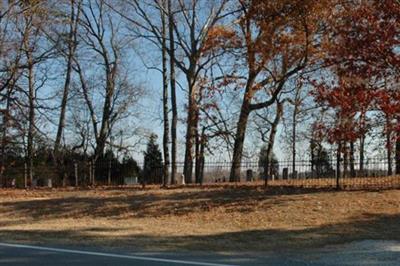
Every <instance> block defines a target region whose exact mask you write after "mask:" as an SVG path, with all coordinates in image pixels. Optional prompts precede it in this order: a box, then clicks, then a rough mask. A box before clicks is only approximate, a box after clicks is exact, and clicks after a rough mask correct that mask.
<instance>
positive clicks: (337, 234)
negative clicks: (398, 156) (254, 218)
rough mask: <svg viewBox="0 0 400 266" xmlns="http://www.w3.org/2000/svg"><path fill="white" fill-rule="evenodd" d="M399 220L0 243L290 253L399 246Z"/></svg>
mask: <svg viewBox="0 0 400 266" xmlns="http://www.w3.org/2000/svg"><path fill="white" fill-rule="evenodd" d="M399 220H400V214H395V215H383V214H382V215H376V214H368V213H365V214H363V215H362V216H360V217H354V218H353V219H350V220H349V221H347V222H343V223H337V224H332V225H323V226H318V227H311V228H305V229H293V230H291V229H287V230H279V229H266V230H250V231H240V232H228V233H219V234H212V235H182V236H179V235H178V236H162V235H158V236H156V235H146V234H132V235H126V234H123V235H119V234H115V232H117V231H118V228H115V229H110V228H101V227H93V228H88V229H84V230H62V231H54V230H12V229H10V230H9V229H7V230H1V231H0V241H3V242H10V241H12V242H19V243H30V244H42V245H50V244H52V245H79V246H81V247H82V246H88V247H102V248H117V249H119V250H121V249H122V250H135V251H209V252H215V253H221V252H225V253H226V252H280V251H288V252H289V251H301V250H307V249H310V248H313V249H315V248H320V247H323V246H326V245H334V244H342V243H348V242H352V241H360V240H366V239H368V240H396V241H400V223H399ZM178 233H179V232H178ZM398 255H400V254H398Z"/></svg>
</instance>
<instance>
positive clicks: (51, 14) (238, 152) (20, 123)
mask: <svg viewBox="0 0 400 266" xmlns="http://www.w3.org/2000/svg"><path fill="white" fill-rule="evenodd" d="M399 42H400V2H399V1H398V0H385V1H378V0H368V1H356V0H351V1H336V0H333V1H332V0H321V1H312V0H279V1H263V0H234V1H228V0H216V1H203V0H190V1H187V0H113V1H111V0H61V1H53V0H47V1H45V0H13V1H7V2H2V3H1V4H0V58H1V60H0V105H1V108H0V112H1V114H2V122H1V133H0V135H1V136H0V138H1V143H0V144H1V158H0V159H1V169H0V177H1V178H2V179H3V176H4V173H5V171H6V170H7V169H8V168H12V167H15V165H16V164H20V163H23V164H24V165H25V166H26V169H27V176H28V182H29V183H32V180H33V178H34V175H35V168H37V166H38V158H43V156H42V155H41V156H39V154H40V151H43V150H45V151H46V152H47V157H46V158H47V159H46V160H47V161H48V164H51V165H53V166H55V167H56V168H57V169H60V173H59V175H60V176H62V175H63V170H62V169H65V168H66V166H67V165H68V163H67V162H68V160H69V158H70V157H69V156H68V154H76V158H79V159H80V160H87V161H89V160H90V161H91V162H92V163H93V164H94V165H98V163H96V162H101V161H103V160H104V158H105V157H107V156H110V152H111V153H112V154H113V156H116V157H118V156H117V155H118V154H120V157H121V158H128V157H129V156H128V154H129V153H130V152H131V151H132V150H135V149H138V148H137V144H138V143H136V141H135V140H134V138H135V136H138V135H141V134H143V132H141V130H140V127H139V126H137V124H135V123H138V124H140V123H141V121H143V118H142V117H141V114H140V112H141V110H143V106H144V105H146V104H147V103H148V102H147V100H146V99H148V98H149V97H153V98H157V99H156V100H157V101H158V99H159V100H160V102H161V112H160V115H159V118H160V121H161V122H162V145H161V147H162V161H163V162H162V163H161V164H160V165H159V166H160V167H162V169H163V170H162V175H160V177H157V178H156V179H157V180H156V181H154V182H157V183H162V184H163V185H165V186H166V185H168V184H174V183H176V181H177V176H178V168H177V165H178V162H179V151H180V146H182V151H183V152H182V154H183V176H184V178H185V183H193V182H196V183H200V182H201V180H202V173H203V172H204V165H205V161H206V156H212V155H214V154H215V153H224V154H225V155H224V156H226V157H227V158H229V160H230V161H231V163H232V164H231V169H230V177H229V181H231V182H236V181H240V176H241V165H242V162H243V160H244V159H245V158H246V156H247V153H248V150H251V149H252V147H251V143H250V142H251V141H255V142H256V143H263V145H260V146H264V148H263V151H262V153H263V158H265V161H266V164H265V166H264V168H266V170H265V171H264V172H265V173H266V174H267V173H269V170H268V169H269V168H271V167H273V165H274V162H275V159H274V156H273V152H274V147H276V144H275V140H276V139H277V135H279V134H281V135H283V136H284V137H283V138H284V142H285V145H286V147H287V149H286V148H285V151H287V152H286V153H287V154H288V156H289V157H290V158H291V160H292V171H293V172H295V171H296V160H297V159H298V158H299V156H301V154H299V153H301V152H300V149H301V148H300V147H299V146H300V145H299V143H301V142H302V141H304V140H305V141H306V142H307V143H308V144H309V145H308V144H307V145H306V146H307V147H310V149H311V150H312V152H311V153H312V156H314V155H313V154H314V151H315V152H316V153H317V154H319V153H322V152H323V153H324V155H323V156H324V158H326V157H327V156H328V155H327V152H326V149H327V148H326V147H328V146H329V147H330V148H331V150H334V154H335V156H336V157H335V158H336V161H337V164H336V165H337V167H338V169H337V171H340V169H339V168H340V165H341V164H345V167H349V168H350V170H351V172H352V173H353V174H354V175H355V171H356V168H357V169H358V170H359V171H362V170H363V168H364V164H365V158H366V155H365V153H366V152H367V151H368V149H373V145H377V144H376V143H378V144H379V145H380V144H382V143H383V144H384V147H385V153H386V154H385V156H386V158H387V159H388V161H389V173H392V172H395V173H400V109H399V106H400V104H399V101H400V94H399V69H400V43H399ZM138 65H140V66H141V68H144V69H146V71H140V70H136V69H137V66H138ZM148 71H152V72H151V73H156V74H158V75H159V76H160V84H159V88H158V90H157V93H156V94H155V95H149V94H148V90H147V88H146V86H148V85H146V84H143V83H142V82H141V77H142V76H143V75H145V74H146V73H149V72H148ZM139 72H141V73H139ZM180 131H182V132H184V133H183V134H184V137H182V138H180ZM151 138H154V136H153V137H151ZM153 140H154V139H153ZM153 140H152V141H153ZM374 140H377V142H376V141H375V142H374ZM180 142H183V144H182V145H180ZM368 145H369V146H370V147H372V148H368ZM307 149H308V148H307ZM114 153H115V154H114ZM107 154H108V155H107ZM146 155H148V154H147V153H146V152H145V157H146ZM130 159H132V158H130ZM43 160H44V159H41V160H39V161H43ZM117 160H118V158H117ZM312 160H314V159H312ZM392 161H394V162H395V165H394V166H392ZM356 162H357V163H358V165H357V166H356ZM13 165H14V166H13Z"/></svg>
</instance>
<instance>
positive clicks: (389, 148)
mask: <svg viewBox="0 0 400 266" xmlns="http://www.w3.org/2000/svg"><path fill="white" fill-rule="evenodd" d="M390 124H391V121H390V117H389V116H388V115H387V116H386V155H387V162H388V175H392V174H393V170H392V131H391V125H390Z"/></svg>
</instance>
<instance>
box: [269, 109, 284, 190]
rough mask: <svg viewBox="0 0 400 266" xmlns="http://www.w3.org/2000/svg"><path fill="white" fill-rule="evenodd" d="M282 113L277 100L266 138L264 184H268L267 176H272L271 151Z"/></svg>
mask: <svg viewBox="0 0 400 266" xmlns="http://www.w3.org/2000/svg"><path fill="white" fill-rule="evenodd" d="M282 114H283V103H282V102H278V103H277V106H276V114H275V118H274V121H273V122H272V124H271V131H270V133H269V139H268V146H267V154H266V156H267V158H266V167H265V169H264V173H265V179H264V185H265V186H267V185H268V178H269V177H270V176H272V174H273V171H272V169H273V164H272V159H273V158H272V151H273V150H274V144H275V136H276V131H277V130H278V125H279V121H280V119H281V117H282Z"/></svg>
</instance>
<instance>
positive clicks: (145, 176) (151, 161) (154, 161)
mask: <svg viewBox="0 0 400 266" xmlns="http://www.w3.org/2000/svg"><path fill="white" fill-rule="evenodd" d="M162 167H163V161H162V154H161V151H160V148H159V147H158V144H157V135H156V134H151V135H150V137H149V142H148V143H147V148H146V151H145V152H144V165H143V172H142V182H144V183H146V184H161V183H162Z"/></svg>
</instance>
